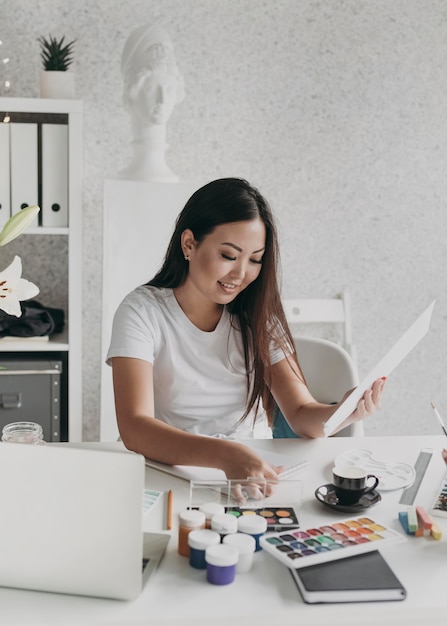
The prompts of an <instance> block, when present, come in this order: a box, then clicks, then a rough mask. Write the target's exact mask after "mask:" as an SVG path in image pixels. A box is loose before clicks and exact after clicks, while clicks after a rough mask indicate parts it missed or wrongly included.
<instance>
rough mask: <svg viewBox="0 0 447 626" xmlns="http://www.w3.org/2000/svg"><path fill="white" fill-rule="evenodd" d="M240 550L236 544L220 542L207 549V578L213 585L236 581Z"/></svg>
mask: <svg viewBox="0 0 447 626" xmlns="http://www.w3.org/2000/svg"><path fill="white" fill-rule="evenodd" d="M238 560H239V552H238V550H237V548H235V547H234V546H228V545H226V544H224V543H218V544H216V545H215V546H208V547H207V548H206V550H205V561H206V579H207V581H208V582H209V583H211V584H212V585H229V584H230V583H232V582H233V581H234V577H235V574H236V565H237V562H238Z"/></svg>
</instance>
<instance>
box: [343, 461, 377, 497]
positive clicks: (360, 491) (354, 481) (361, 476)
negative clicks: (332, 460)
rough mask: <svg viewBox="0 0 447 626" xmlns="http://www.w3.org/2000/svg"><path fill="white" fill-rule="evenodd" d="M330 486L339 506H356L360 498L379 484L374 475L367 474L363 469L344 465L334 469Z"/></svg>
mask: <svg viewBox="0 0 447 626" xmlns="http://www.w3.org/2000/svg"><path fill="white" fill-rule="evenodd" d="M371 480H372V483H371ZM332 484H333V485H334V491H335V495H336V496H337V498H338V502H339V504H347V505H350V504H356V503H357V502H358V501H359V500H360V498H361V497H362V496H364V495H365V494H366V493H370V492H371V491H373V490H374V489H375V488H376V487H377V485H378V484H379V479H378V478H377V476H374V474H368V472H367V471H366V470H365V469H364V468H363V467H354V466H352V465H345V466H340V467H334V469H333V470H332Z"/></svg>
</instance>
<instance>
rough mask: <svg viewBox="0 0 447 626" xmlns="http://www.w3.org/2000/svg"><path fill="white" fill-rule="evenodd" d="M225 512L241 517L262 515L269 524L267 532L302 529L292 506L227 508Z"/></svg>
mask: <svg viewBox="0 0 447 626" xmlns="http://www.w3.org/2000/svg"><path fill="white" fill-rule="evenodd" d="M225 512H226V513H230V514H231V515H234V516H235V517H241V516H246V515H260V516H261V517H263V518H264V519H265V520H266V522H267V532H270V531H277V530H278V531H279V530H282V531H284V530H293V529H295V528H299V527H300V523H299V521H298V515H297V513H296V511H295V509H294V508H293V507H291V506H281V507H278V506H264V507H261V508H257V509H247V508H245V507H244V508H239V507H235V506H229V507H225Z"/></svg>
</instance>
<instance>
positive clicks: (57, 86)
mask: <svg viewBox="0 0 447 626" xmlns="http://www.w3.org/2000/svg"><path fill="white" fill-rule="evenodd" d="M40 97H41V98H61V99H72V98H74V97H75V76H74V74H72V73H71V72H55V71H45V70H41V72H40Z"/></svg>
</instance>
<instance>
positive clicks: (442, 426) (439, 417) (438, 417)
mask: <svg viewBox="0 0 447 626" xmlns="http://www.w3.org/2000/svg"><path fill="white" fill-rule="evenodd" d="M431 405H432V407H433V411H434V412H435V415H436V417H437V419H438V422H439V423H440V424H441V428H442V430H443V431H444V435H446V437H447V429H446V427H445V424H444V421H443V419H442V417H441V416H440V415H439V411H438V409H437V408H436V407H435V405H434V404H433V402H432V403H431Z"/></svg>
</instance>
